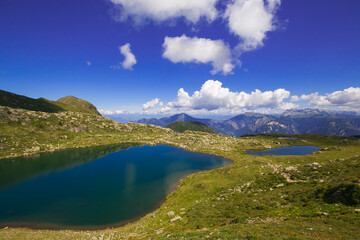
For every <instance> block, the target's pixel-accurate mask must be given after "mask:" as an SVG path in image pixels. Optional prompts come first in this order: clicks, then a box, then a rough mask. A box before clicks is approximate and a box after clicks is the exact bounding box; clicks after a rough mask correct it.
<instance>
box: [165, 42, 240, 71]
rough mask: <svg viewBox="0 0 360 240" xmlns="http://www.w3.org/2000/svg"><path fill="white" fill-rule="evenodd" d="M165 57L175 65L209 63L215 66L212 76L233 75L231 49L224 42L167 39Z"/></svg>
mask: <svg viewBox="0 0 360 240" xmlns="http://www.w3.org/2000/svg"><path fill="white" fill-rule="evenodd" d="M163 48H164V53H163V57H164V58H166V59H169V60H170V61H171V62H173V63H180V62H181V63H187V62H194V63H209V64H211V65H212V66H213V69H212V71H211V73H212V74H216V73H218V72H222V73H223V74H224V75H226V74H229V73H232V70H233V69H234V67H235V65H234V63H233V62H234V60H233V57H232V54H231V50H230V47H229V46H228V45H227V44H225V43H224V42H223V41H222V40H211V39H207V38H198V37H194V38H190V37H187V36H186V35H182V36H180V37H165V40H164V44H163Z"/></svg>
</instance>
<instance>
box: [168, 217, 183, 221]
mask: <svg viewBox="0 0 360 240" xmlns="http://www.w3.org/2000/svg"><path fill="white" fill-rule="evenodd" d="M180 219H181V217H180V216H176V217H174V218H173V219H171V220H170V222H176V221H177V220H180Z"/></svg>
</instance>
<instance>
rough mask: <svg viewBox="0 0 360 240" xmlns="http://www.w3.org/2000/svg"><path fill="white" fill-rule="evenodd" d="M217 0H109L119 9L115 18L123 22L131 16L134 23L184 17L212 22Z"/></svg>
mask: <svg viewBox="0 0 360 240" xmlns="http://www.w3.org/2000/svg"><path fill="white" fill-rule="evenodd" d="M217 1H218V0H111V2H112V3H114V4H115V6H119V7H120V9H121V10H120V15H119V16H117V18H118V19H119V20H121V21H125V20H126V19H128V17H129V16H131V17H132V18H133V19H134V21H135V22H136V23H141V22H143V21H144V20H145V19H151V20H154V21H158V22H162V21H166V20H169V19H173V18H178V17H184V18H185V19H186V20H188V21H190V22H193V23H196V22H197V21H199V19H200V18H201V17H204V18H206V19H207V20H208V21H212V20H214V19H215V18H216V17H217V10H216V7H215V4H216V2H217Z"/></svg>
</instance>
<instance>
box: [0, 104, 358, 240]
mask: <svg viewBox="0 0 360 240" xmlns="http://www.w3.org/2000/svg"><path fill="white" fill-rule="evenodd" d="M4 112H6V114H7V115H5V113H4ZM2 116H5V117H2V119H1V120H0V121H1V125H0V128H1V129H0V130H1V133H0V139H1V140H0V144H1V145H0V147H1V158H6V157H13V156H22V155H28V154H33V153H36V152H39V151H52V150H56V149H64V148H70V147H87V146H96V145H104V144H113V143H120V142H143V143H146V144H167V145H172V146H177V147H181V148H185V149H187V150H191V151H196V152H202V153H211V154H216V155H220V156H223V157H226V158H228V159H231V160H232V161H233V164H232V165H230V166H227V167H223V168H220V169H214V170H211V171H207V172H199V173H196V174H192V175H190V176H188V177H186V178H185V179H183V180H181V181H180V182H179V186H178V188H177V190H176V191H175V192H173V193H172V194H170V195H169V196H168V197H167V199H166V201H165V202H164V203H163V204H162V205H161V207H160V208H159V209H157V210H155V211H154V212H151V213H149V214H147V215H146V216H145V217H143V218H142V219H140V220H138V221H136V222H133V223H130V224H128V225H126V226H124V227H121V228H115V229H107V230H99V231H74V230H61V231H51V230H31V229H23V228H16V229H12V228H5V229H1V230H0V239H207V238H209V239H359V232H360V210H359V209H360V203H359V202H357V200H358V199H359V196H358V195H357V194H359V184H360V141H358V140H357V139H355V138H340V137H325V136H320V135H297V136H296V137H297V138H298V139H296V140H291V139H278V136H276V135H260V136H249V137H243V138H233V137H229V136H222V135H217V134H209V133H201V132H189V131H186V132H184V133H176V132H173V131H171V130H169V129H164V128H160V127H155V126H151V125H142V124H135V123H130V124H119V123H116V122H113V121H111V120H109V119H105V118H103V117H101V116H95V115H89V114H81V113H70V112H67V113H40V112H31V111H26V110H20V109H10V108H8V109H2ZM65 136H66V137H65ZM295 145H296V146H298V145H312V146H318V147H321V148H322V150H321V151H320V152H317V153H314V154H312V155H307V156H249V155H247V154H246V153H245V150H248V149H253V150H260V149H267V148H274V147H280V146H295ZM0 161H1V160H0Z"/></svg>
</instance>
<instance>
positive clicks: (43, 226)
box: [0, 142, 234, 231]
mask: <svg viewBox="0 0 360 240" xmlns="http://www.w3.org/2000/svg"><path fill="white" fill-rule="evenodd" d="M125 143H130V144H131V143H135V142H122V143H119V144H125ZM136 143H137V144H139V146H134V147H143V146H171V147H176V148H179V149H182V150H185V151H189V152H194V153H200V154H204V155H210V156H211V155H212V156H217V157H220V158H223V160H224V161H226V162H227V164H224V165H223V166H220V167H215V168H212V169H208V170H199V171H194V172H190V173H188V174H186V175H184V176H182V177H180V178H179V179H178V180H177V181H176V182H174V184H172V186H171V187H170V188H169V191H168V192H167V193H166V195H165V196H164V197H163V198H162V199H161V200H160V201H159V202H158V203H157V204H156V205H155V206H154V208H152V209H151V210H150V211H149V212H147V213H144V214H142V215H140V216H138V217H134V218H131V219H128V220H123V221H120V222H116V223H112V224H106V225H95V226H92V225H89V226H70V225H69V226H66V225H60V224H52V223H41V222H0V229H1V228H3V229H7V228H13V229H30V230H55V231H61V230H78V231H98V230H106V229H114V228H119V227H123V226H125V225H127V224H130V223H133V222H136V221H137V220H140V219H141V218H143V217H145V216H147V215H149V214H152V213H153V212H154V211H156V210H157V209H159V208H161V205H162V204H163V203H164V202H165V201H166V198H167V197H168V196H169V195H170V194H172V193H174V192H175V191H176V190H177V189H178V187H179V184H180V182H181V181H182V180H184V179H185V178H187V177H189V176H191V175H193V174H197V173H200V172H206V171H211V170H214V169H220V168H223V167H227V166H230V165H232V164H233V163H234V161H232V160H231V159H228V158H226V157H223V156H219V155H216V154H209V153H201V152H197V151H192V150H189V149H185V148H182V147H178V146H172V145H166V144H156V145H150V144H145V143H139V142H136ZM140 144H142V145H140ZM112 145H117V144H107V145H100V146H112ZM100 146H91V147H81V148H92V147H100ZM70 149H78V148H67V149H58V150H55V151H62V150H70ZM120 151H121V150H120ZM47 152H54V151H47ZM42 153H45V152H42ZM35 154H39V153H35ZM109 154H110V153H109ZM25 157H28V156H25ZM0 161H1V159H0Z"/></svg>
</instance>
